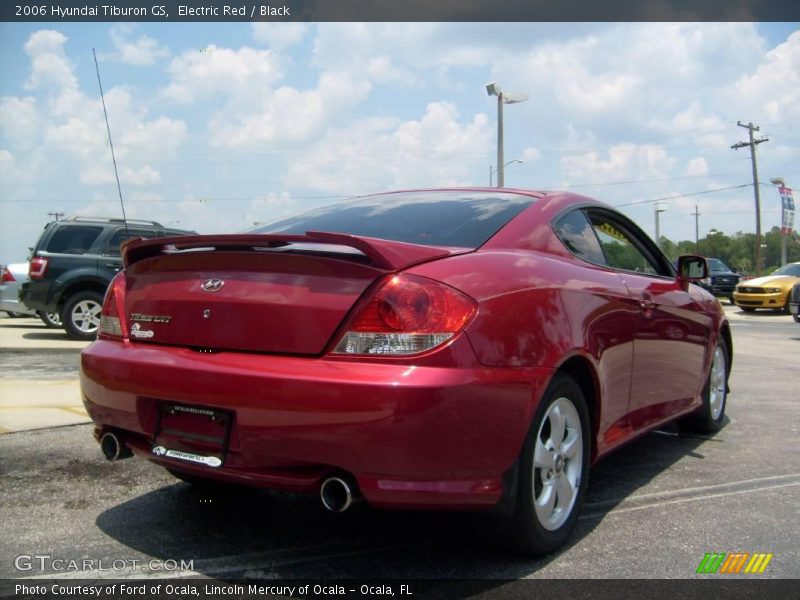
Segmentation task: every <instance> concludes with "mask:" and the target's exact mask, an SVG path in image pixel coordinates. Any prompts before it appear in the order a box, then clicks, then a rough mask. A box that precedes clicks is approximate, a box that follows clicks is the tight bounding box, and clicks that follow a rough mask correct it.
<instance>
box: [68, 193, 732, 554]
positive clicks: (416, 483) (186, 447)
mask: <svg viewBox="0 0 800 600" xmlns="http://www.w3.org/2000/svg"><path fill="white" fill-rule="evenodd" d="M123 256H124V265H125V268H124V270H123V271H122V272H120V273H119V274H118V275H117V277H116V278H115V279H114V281H113V282H112V284H111V285H110V286H109V289H108V292H107V293H106V297H105V301H104V303H103V311H102V322H101V325H100V332H99V339H98V340H97V341H96V342H94V343H93V344H92V345H91V346H89V347H88V348H87V349H86V350H84V352H83V354H82V359H81V362H82V375H81V385H82V391H83V397H84V402H85V404H86V408H87V410H88V411H89V414H90V415H91V417H92V419H93V420H94V422H95V425H96V428H95V436H96V438H97V439H98V440H99V441H100V444H101V447H102V450H103V452H104V454H105V455H106V457H107V458H109V459H117V458H123V457H125V456H130V454H131V453H135V454H138V455H140V456H143V457H145V458H147V459H149V460H151V461H153V462H155V463H157V464H159V465H162V466H163V467H165V468H167V469H168V470H169V471H170V472H172V473H174V474H175V475H176V476H178V477H180V478H181V479H185V480H188V481H190V482H203V481H208V480H214V481H216V482H231V483H237V484H247V485H252V486H260V487H265V488H273V489H279V490H292V491H301V492H311V493H317V494H320V496H321V498H322V501H323V503H324V504H325V506H326V507H327V508H329V509H331V510H334V511H342V510H345V509H347V507H348V506H349V505H350V502H351V501H352V500H353V498H354V497H356V496H357V495H358V496H362V497H363V498H364V499H365V500H366V501H367V502H368V503H369V504H370V505H372V506H376V507H384V508H410V507H416V508H441V509H464V508H473V509H492V508H494V509H496V510H497V511H498V512H501V513H505V514H506V515H507V517H508V521H507V522H508V523H509V525H510V526H509V528H508V529H509V532H510V533H509V536H510V538H512V541H513V542H514V544H515V545H516V546H517V547H519V548H521V549H522V550H523V551H526V552H531V553H537V554H541V553H546V552H550V551H552V550H553V549H555V548H557V547H558V546H559V545H561V544H563V543H564V541H565V540H566V538H567V537H568V535H569V533H570V531H571V530H572V528H573V526H574V524H575V521H576V519H577V516H578V513H579V511H580V507H581V504H582V502H583V498H584V495H585V493H586V487H587V482H588V475H589V468H590V465H591V464H593V462H594V461H596V460H597V459H598V458H600V457H601V456H603V455H605V454H606V453H608V452H610V451H611V450H613V449H615V448H617V447H619V446H620V445H621V444H624V443H626V442H628V441H630V440H631V439H633V438H635V437H636V436H638V435H640V434H642V433H644V432H646V431H649V430H651V429H653V428H654V427H657V426H659V425H661V424H662V423H664V422H665V421H669V420H672V419H675V418H680V423H681V424H682V425H683V426H685V427H689V428H692V429H694V430H701V431H715V430H717V429H719V427H720V426H721V425H722V423H723V419H724V415H725V402H726V394H727V391H728V389H727V381H728V375H729V372H730V366H731V358H732V345H731V334H730V329H729V326H728V323H727V322H726V320H725V318H724V314H723V312H722V310H721V308H720V305H719V303H718V302H717V301H716V300H715V299H714V298H713V297H712V296H711V295H710V294H708V293H707V292H706V291H704V290H702V289H701V288H700V287H698V286H696V285H693V284H692V283H691V282H692V281H697V280H700V279H702V278H703V277H706V276H707V266H706V264H705V260H704V259H703V258H701V257H694V256H684V257H681V258H680V259H679V260H678V263H677V264H678V266H677V273H676V271H675V270H674V268H673V266H672V265H671V263H670V261H669V260H668V259H667V258H666V257H665V256H664V255H663V254H662V253H661V251H660V250H659V249H658V247H657V246H656V245H655V244H654V243H653V242H652V241H651V240H650V239H649V238H648V237H647V236H646V235H645V234H644V233H643V232H642V231H641V230H640V229H639V228H638V227H637V226H636V225H635V224H634V223H633V222H631V221H630V220H629V219H627V218H626V217H624V216H623V215H621V214H620V213H618V212H616V211H615V210H613V209H612V208H611V207H609V206H606V205H604V204H601V203H598V202H595V201H592V200H590V199H588V198H584V197H580V196H576V195H573V194H566V193H539V192H529V191H522V190H509V189H502V190H500V189H439V190H417V191H406V192H395V193H389V194H381V195H375V196H368V197H361V198H356V199H352V200H349V201H345V202H342V203H339V204H336V205H333V206H328V207H325V208H321V209H317V210H314V211H312V212H308V213H305V214H303V215H300V216H297V217H293V218H289V219H284V220H281V221H277V222H275V223H272V224H270V225H266V226H264V227H261V228H259V229H255V230H253V231H251V232H248V233H245V234H237V235H215V236H189V237H180V238H168V239H158V240H141V241H135V242H131V243H128V244H127V245H125V247H124V249H123Z"/></svg>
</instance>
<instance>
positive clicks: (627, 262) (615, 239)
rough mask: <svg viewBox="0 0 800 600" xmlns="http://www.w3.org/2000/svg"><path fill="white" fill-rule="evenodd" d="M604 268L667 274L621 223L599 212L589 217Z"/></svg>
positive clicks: (641, 243) (648, 273) (643, 245)
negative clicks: (605, 265)
mask: <svg viewBox="0 0 800 600" xmlns="http://www.w3.org/2000/svg"><path fill="white" fill-rule="evenodd" d="M589 219H590V221H591V223H592V228H593V229H594V231H595V233H596V234H597V238H598V239H599V240H600V246H601V247H602V249H603V254H605V257H606V262H607V263H608V266H609V267H611V268H613V269H621V270H623V271H635V272H636V273H644V274H646V275H669V273H667V272H666V270H665V268H664V267H663V266H661V265H660V264H659V260H658V258H657V257H655V256H654V255H653V254H652V253H651V252H650V251H649V250H648V249H647V247H646V245H645V244H644V243H643V242H642V241H641V240H640V239H638V238H637V237H636V235H635V234H634V233H633V232H632V231H630V230H629V229H628V227H626V225H625V223H624V222H623V221H622V220H618V219H616V218H615V217H614V215H609V214H605V213H603V212H602V211H596V212H595V211H592V212H591V213H590V214H589Z"/></svg>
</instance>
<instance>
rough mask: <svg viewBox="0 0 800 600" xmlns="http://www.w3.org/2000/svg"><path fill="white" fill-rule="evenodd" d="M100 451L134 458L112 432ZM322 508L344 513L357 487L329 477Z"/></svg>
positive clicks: (111, 458)
mask: <svg viewBox="0 0 800 600" xmlns="http://www.w3.org/2000/svg"><path fill="white" fill-rule="evenodd" d="M100 450H102V452H103V456H105V457H106V460H109V461H115V460H122V459H123V458H129V457H131V456H133V452H131V449H130V448H128V446H126V445H125V444H124V443H122V441H121V440H120V439H119V437H117V434H115V433H114V432H112V431H109V432H107V433H104V434H103V436H102V437H101V438H100ZM319 497H320V500H321V501H322V506H324V507H325V508H326V509H327V510H329V511H331V512H334V513H343V512H345V511H346V510H347V509H349V508H350V507H351V506H352V505H353V503H354V502H356V501H357V500H358V499H359V496H358V495H357V493H356V489H355V485H354V484H353V483H351V482H350V481H348V480H347V479H345V478H342V477H328V479H326V480H325V481H323V482H322V485H321V486H320V488H319Z"/></svg>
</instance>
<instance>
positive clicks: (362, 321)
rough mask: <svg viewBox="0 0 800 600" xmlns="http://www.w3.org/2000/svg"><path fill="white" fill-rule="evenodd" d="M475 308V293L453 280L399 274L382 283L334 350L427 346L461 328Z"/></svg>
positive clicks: (389, 351)
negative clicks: (444, 281) (464, 290)
mask: <svg viewBox="0 0 800 600" xmlns="http://www.w3.org/2000/svg"><path fill="white" fill-rule="evenodd" d="M475 311H476V306H475V303H474V301H473V300H472V299H471V298H469V297H468V296H466V295H464V294H462V293H461V292H459V291H457V290H455V289H453V288H451V287H449V286H446V285H444V284H442V283H438V282H436V281H433V280H430V279H426V278H424V277H417V276H415V275H396V276H393V277H390V278H388V279H386V280H385V281H384V282H383V283H382V284H380V286H379V287H378V289H377V290H376V291H375V292H374V294H373V296H372V298H371V299H370V300H369V302H368V303H367V304H366V306H364V307H363V308H362V309H361V311H360V312H359V313H358V314H357V315H356V316H355V318H354V319H353V321H352V322H351V324H350V326H349V327H348V330H347V332H346V333H345V334H344V336H342V339H341V340H339V343H338V344H336V348H335V349H334V352H335V353H337V354H384V355H405V354H417V353H419V352H425V351H426V350H430V349H431V348H435V347H436V346H439V345H441V344H444V343H445V342H446V341H447V340H449V339H450V338H452V337H453V336H454V335H455V334H456V333H458V332H459V331H461V330H462V329H463V328H464V326H465V325H466V324H467V323H468V322H469V320H470V318H471V317H472V316H473V315H474V314H475Z"/></svg>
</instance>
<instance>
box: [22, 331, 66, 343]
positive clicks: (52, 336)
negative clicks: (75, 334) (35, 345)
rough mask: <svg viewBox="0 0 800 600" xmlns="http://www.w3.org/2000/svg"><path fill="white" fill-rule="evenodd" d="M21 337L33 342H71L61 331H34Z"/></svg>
mask: <svg viewBox="0 0 800 600" xmlns="http://www.w3.org/2000/svg"><path fill="white" fill-rule="evenodd" d="M22 337H23V338H24V339H26V340H31V341H34V342H43V341H61V342H63V341H73V340H70V339H69V338H68V337H67V334H66V332H65V331H63V330H60V329H59V330H52V329H46V330H44V331H35V332H31V333H23V334H22Z"/></svg>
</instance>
